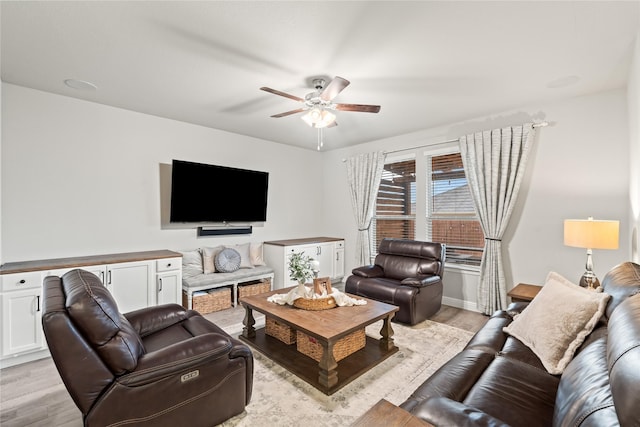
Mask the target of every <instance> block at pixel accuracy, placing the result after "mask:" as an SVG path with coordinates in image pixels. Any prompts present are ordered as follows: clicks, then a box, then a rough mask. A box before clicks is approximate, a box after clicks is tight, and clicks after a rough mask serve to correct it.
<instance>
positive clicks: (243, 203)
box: [170, 160, 269, 223]
mask: <svg viewBox="0 0 640 427" xmlns="http://www.w3.org/2000/svg"><path fill="white" fill-rule="evenodd" d="M268 187H269V173H268V172H260V171H253V170H248V169H237V168H231V167H226V166H217V165H209V164H204V163H194V162H187V161H183V160H173V162H172V172H171V213H170V221H171V222H180V223H184V222H200V223H202V222H204V223H207V222H229V223H231V222H264V221H266V220H267V190H268Z"/></svg>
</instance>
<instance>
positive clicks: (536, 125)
mask: <svg viewBox="0 0 640 427" xmlns="http://www.w3.org/2000/svg"><path fill="white" fill-rule="evenodd" d="M545 126H549V122H539V123H534V124H533V125H532V126H531V127H533V128H542V127H545ZM459 139H460V138H456V139H449V140H447V141H440V142H434V143H433V144H423V145H417V146H415V147H408V148H401V149H399V150H391V151H384V154H390V153H399V152H400V151H408V150H415V149H416V148H422V147H433V146H436V145H443V144H451V143H452V142H458V140H459ZM342 161H343V162H346V161H347V159H342Z"/></svg>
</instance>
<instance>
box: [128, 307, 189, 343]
mask: <svg viewBox="0 0 640 427" xmlns="http://www.w3.org/2000/svg"><path fill="white" fill-rule="evenodd" d="M124 317H126V318H127V320H128V321H129V323H131V326H133V329H135V330H136V332H138V335H140V336H141V337H144V336H146V335H149V334H151V333H153V332H156V331H159V330H161V329H164V328H168V327H169V326H171V325H174V324H176V323H178V322H181V321H183V320H185V319H187V318H189V311H188V310H185V309H184V308H183V307H182V306H181V305H178V304H162V305H155V306H151V307H145V308H141V309H139V310H135V311H130V312H129V313H125V314H124Z"/></svg>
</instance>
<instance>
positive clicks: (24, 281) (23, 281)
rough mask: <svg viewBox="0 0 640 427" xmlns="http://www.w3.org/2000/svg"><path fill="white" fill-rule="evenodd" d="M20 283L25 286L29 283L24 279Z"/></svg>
mask: <svg viewBox="0 0 640 427" xmlns="http://www.w3.org/2000/svg"><path fill="white" fill-rule="evenodd" d="M18 283H20V284H21V285H24V284H25V283H27V281H26V280H24V279H22V280H20V281H19V282H18Z"/></svg>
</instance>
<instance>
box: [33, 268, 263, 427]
mask: <svg viewBox="0 0 640 427" xmlns="http://www.w3.org/2000/svg"><path fill="white" fill-rule="evenodd" d="M42 326H43V329H44V334H45V337H46V339H47V343H48V345H49V350H50V351H51V356H52V357H53V360H54V362H55V365H56V367H57V369H58V372H59V373H60V376H61V377H62V380H63V381H64V384H65V386H66V388H67V390H68V391H69V394H70V395H71V397H72V398H73V400H74V402H75V404H76V405H77V406H78V408H79V409H80V411H81V412H82V415H83V421H84V424H85V425H86V426H109V425H118V426H124V425H132V424H135V425H137V426H139V425H142V426H145V425H146V426H176V425H189V426H190V427H196V426H213V425H216V424H219V423H221V422H222V421H224V420H226V419H228V418H231V417H232V416H234V415H237V414H240V413H242V412H243V411H244V408H245V405H247V404H248V403H249V400H250V399H251V390H252V384H253V355H252V353H251V350H250V349H249V348H248V347H247V346H246V345H245V344H243V343H241V342H239V341H237V340H235V339H234V338H232V337H231V336H229V335H228V334H227V333H226V332H224V331H223V330H222V329H220V328H219V327H218V326H216V325H214V324H213V323H211V322H209V321H208V320H206V319H205V318H204V317H202V316H201V315H200V314H199V313H197V312H195V311H192V310H185V309H184V308H182V307H181V306H179V305H177V304H165V305H159V306H154V307H148V308H144V309H140V310H136V311H133V312H130V313H126V314H121V313H120V312H119V311H118V307H117V305H116V302H115V300H114V299H113V297H112V296H111V294H110V293H109V291H108V290H107V289H106V288H105V287H104V286H103V285H102V283H101V282H100V280H99V279H98V278H97V277H96V276H95V275H93V274H92V273H90V272H87V271H84V270H72V271H70V272H68V273H66V274H65V275H64V276H62V278H60V277H57V276H49V277H47V278H45V280H44V311H43V315H42Z"/></svg>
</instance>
